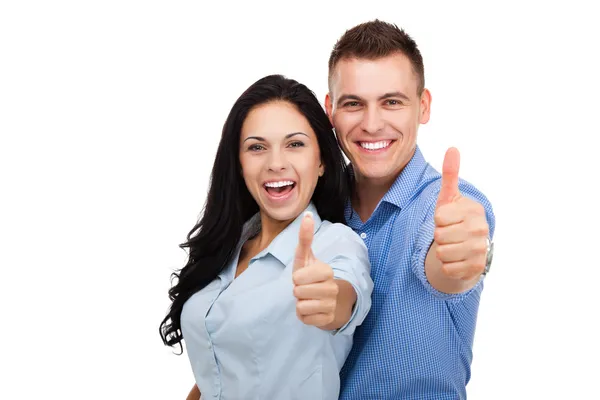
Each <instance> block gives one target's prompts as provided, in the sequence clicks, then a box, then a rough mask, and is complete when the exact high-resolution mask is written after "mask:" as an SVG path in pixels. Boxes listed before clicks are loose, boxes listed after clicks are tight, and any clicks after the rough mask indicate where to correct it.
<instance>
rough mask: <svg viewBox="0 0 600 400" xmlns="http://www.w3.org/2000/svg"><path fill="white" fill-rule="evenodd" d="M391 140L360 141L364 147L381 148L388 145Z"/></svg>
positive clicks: (370, 148)
mask: <svg viewBox="0 0 600 400" xmlns="http://www.w3.org/2000/svg"><path fill="white" fill-rule="evenodd" d="M391 142H392V141H391V140H382V141H381V142H360V145H361V147H362V148H363V149H367V150H379V149H383V148H384V147H388V146H389V145H390V143H391Z"/></svg>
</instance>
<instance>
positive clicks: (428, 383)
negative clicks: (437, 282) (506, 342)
mask: <svg viewBox="0 0 600 400" xmlns="http://www.w3.org/2000/svg"><path fill="white" fill-rule="evenodd" d="M440 184H441V175H440V173H439V172H437V171H436V170H435V169H434V168H433V167H432V166H431V165H429V164H428V163H427V162H426V161H425V159H424V157H423V155H422V153H421V151H420V149H419V148H418V147H417V149H416V151H415V154H414V156H413V157H412V159H411V161H410V162H409V163H408V164H407V166H406V167H405V168H404V170H403V171H402V173H401V174H400V175H399V176H398V178H397V179H396V181H395V182H394V184H393V185H392V187H391V188H390V190H389V191H388V192H387V193H386V195H385V196H384V197H383V199H382V200H381V202H380V203H379V205H378V206H377V208H376V209H375V211H374V212H373V214H372V215H371V217H370V218H369V220H368V221H367V222H365V223H363V222H362V221H361V220H360V218H359V217H358V214H357V213H356V212H354V211H353V210H352V207H351V205H350V204H348V206H347V208H346V220H347V223H348V225H349V226H350V227H351V228H352V229H354V231H356V232H357V233H358V234H359V235H360V236H361V237H362V238H363V240H364V241H365V243H366V245H367V247H368V249H369V258H370V260H371V276H372V278H373V280H374V283H375V286H374V290H373V295H372V300H373V303H372V307H371V311H370V313H369V314H368V315H367V318H366V319H365V321H364V322H363V324H362V325H361V326H360V327H358V329H357V330H356V332H355V335H354V345H353V348H352V351H351V353H350V355H349V357H348V359H347V361H346V363H345V365H344V368H343V369H342V372H341V385H342V387H341V388H342V390H341V393H340V399H341V400H365V399H368V400H374V399H436V400H437V399H439V400H446V399H453V400H454V399H465V398H466V385H467V383H468V382H469V378H470V375H471V373H470V365H471V360H472V358H473V353H472V345H473V336H474V333H475V324H476V320H477V310H478V308H479V298H480V296H481V291H482V289H483V279H481V280H480V281H479V283H478V284H477V285H476V286H475V287H474V288H472V289H471V290H469V291H467V292H465V293H461V294H456V295H450V294H445V293H441V292H439V291H437V290H436V289H434V288H433V287H432V286H431V285H430V284H429V282H428V281H427V278H426V277H425V256H426V255H427V251H428V250H429V247H430V245H431V243H432V241H433V231H434V223H433V214H434V211H435V204H436V201H437V196H438V193H439V191H440ZM459 190H460V192H461V194H462V195H463V196H468V197H470V198H472V199H475V200H477V201H479V202H480V203H481V204H482V205H483V206H484V207H485V210H486V213H487V220H488V224H489V226H490V237H493V232H494V223H495V217H494V214H493V211H492V206H491V204H490V203H489V201H488V200H487V199H486V197H485V196H484V195H483V194H482V193H481V192H479V191H478V190H477V189H476V188H475V187H474V186H472V185H471V184H469V183H468V182H466V181H464V180H462V179H461V180H460V181H459Z"/></svg>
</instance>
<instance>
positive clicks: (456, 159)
mask: <svg viewBox="0 0 600 400" xmlns="http://www.w3.org/2000/svg"><path fill="white" fill-rule="evenodd" d="M459 167H460V154H459V152H458V150H457V149H456V148H450V149H448V151H447V152H446V156H445V158H444V164H443V167H442V187H441V190H440V193H439V196H438V200H437V204H436V209H435V215H434V222H435V232H434V236H433V237H434V244H435V245H436V246H437V248H436V252H435V256H436V257H437V259H438V260H439V261H441V263H442V268H441V271H442V273H443V274H444V275H445V276H446V277H448V278H452V279H456V280H462V281H471V280H474V279H478V278H479V276H480V275H481V274H482V273H483V272H484V269H485V264H486V254H487V248H488V242H487V239H488V232H489V226H488V223H487V219H486V215H485V209H484V208H483V206H482V205H481V204H479V203H478V202H476V201H474V200H471V199H469V198H467V197H463V196H462V195H461V193H460V191H459V190H458V170H459Z"/></svg>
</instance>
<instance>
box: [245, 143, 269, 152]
mask: <svg viewBox="0 0 600 400" xmlns="http://www.w3.org/2000/svg"><path fill="white" fill-rule="evenodd" d="M264 149H265V148H264V146H263V145H260V144H253V145H251V146H250V147H248V150H250V151H260V150H264Z"/></svg>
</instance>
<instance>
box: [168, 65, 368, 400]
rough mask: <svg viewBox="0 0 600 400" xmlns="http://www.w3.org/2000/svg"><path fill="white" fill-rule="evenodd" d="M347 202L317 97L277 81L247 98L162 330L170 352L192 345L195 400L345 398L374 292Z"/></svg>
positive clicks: (220, 153)
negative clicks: (355, 340)
mask: <svg viewBox="0 0 600 400" xmlns="http://www.w3.org/2000/svg"><path fill="white" fill-rule="evenodd" d="M348 192H349V177H348V174H347V171H346V166H345V162H344V159H343V156H342V153H341V150H340V149H339V147H338V145H337V142H336V139H335V136H334V135H333V133H332V126H331V124H330V121H329V119H328V117H327V115H326V113H325V111H324V110H323V108H322V107H321V105H320V103H319V102H318V100H317V99H316V97H315V96H314V94H313V93H312V92H311V91H310V90H309V89H308V88H307V87H306V86H304V85H302V84H300V83H298V82H296V81H294V80H291V79H286V78H284V77H282V76H279V75H273V76H267V77H265V78H263V79H261V80H259V81H257V82H256V83H254V84H253V85H252V86H250V87H249V88H248V89H247V90H246V91H245V92H244V93H243V94H242V95H241V96H240V98H239V99H238V100H237V101H236V103H235V104H234V106H233V108H232V110H231V112H230V114H229V117H228V118H227V121H226V122H225V125H224V127H223V133H222V137H221V142H220V144H219V148H218V150H217V155H216V158H215V162H214V166H213V171H212V179H211V186H210V189H209V193H208V197H207V203H206V206H205V209H204V213H203V216H202V218H201V220H200V221H199V222H198V223H197V224H196V226H194V228H193V229H192V230H191V231H190V233H189V235H188V241H187V242H186V243H184V244H182V247H184V248H189V260H188V262H187V264H186V265H185V266H184V267H183V269H182V270H181V271H180V272H179V273H176V274H175V278H177V283H176V284H175V286H173V287H172V288H171V289H170V291H169V295H170V298H171V300H172V305H171V308H170V310H169V312H168V314H167V316H166V317H165V318H164V320H163V321H162V323H161V326H160V333H161V337H162V339H163V341H164V343H165V344H166V345H169V346H174V345H180V346H181V343H182V340H185V342H186V349H187V353H188V356H189V359H190V363H191V367H192V370H193V372H194V377H195V380H196V385H197V386H195V387H194V390H192V392H191V393H190V397H189V398H196V399H197V398H199V396H200V393H201V394H202V396H203V397H210V396H214V397H216V398H220V399H223V400H226V399H241V398H267V399H287V398H296V397H298V396H299V398H306V399H317V398H318V399H325V400H328V399H331V400H333V399H337V398H338V395H339V389H340V382H339V371H340V369H341V368H342V365H343V364H344V361H345V360H346V357H347V356H348V353H349V351H350V348H351V346H352V337H353V333H354V330H355V328H356V327H357V326H358V325H360V324H361V323H362V321H363V320H364V318H365V316H366V314H367V313H368V311H369V309H370V306H371V299H370V296H371V292H372V289H373V282H372V281H371V277H370V264H369V259H368V252H367V248H366V246H365V244H364V243H363V241H362V239H360V237H358V235H357V234H356V233H355V232H354V231H352V230H351V229H350V228H349V227H347V226H346V225H344V224H343V221H344V208H345V204H346V201H347V199H348ZM303 214H308V215H311V216H312V218H303V216H302V215H303ZM313 239H314V241H313ZM198 389H199V391H198Z"/></svg>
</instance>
